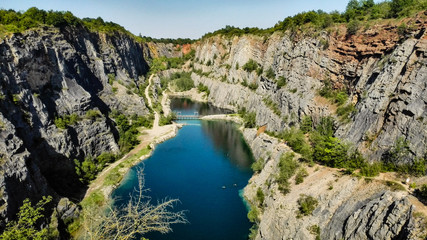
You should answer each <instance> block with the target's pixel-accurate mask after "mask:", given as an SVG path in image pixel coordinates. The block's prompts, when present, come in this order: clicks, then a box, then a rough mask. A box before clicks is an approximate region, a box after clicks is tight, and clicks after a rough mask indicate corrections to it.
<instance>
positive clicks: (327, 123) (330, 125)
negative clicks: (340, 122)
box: [316, 117, 335, 137]
mask: <svg viewBox="0 0 427 240" xmlns="http://www.w3.org/2000/svg"><path fill="white" fill-rule="evenodd" d="M316 131H317V132H318V133H319V134H320V135H322V136H325V137H332V136H333V135H334V132H335V120H334V119H333V118H332V117H322V118H321V119H320V121H319V123H318V124H317V125H316Z"/></svg>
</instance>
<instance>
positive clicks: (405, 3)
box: [0, 0, 427, 45]
mask: <svg viewBox="0 0 427 240" xmlns="http://www.w3.org/2000/svg"><path fill="white" fill-rule="evenodd" d="M426 9H427V0H387V1H382V2H379V3H375V2H374V0H350V1H349V2H348V4H347V7H346V10H345V11H344V12H342V13H340V12H339V11H332V12H330V13H327V12H325V11H323V10H317V11H314V10H312V11H308V12H301V13H298V14H296V15H294V16H290V17H287V18H285V19H284V20H283V21H279V22H278V23H277V24H275V26H273V27H271V28H267V29H261V28H257V27H252V28H250V27H245V28H238V27H234V26H230V25H226V26H225V27H224V28H222V29H219V30H216V31H214V32H209V33H206V34H205V35H203V36H202V37H201V39H205V38H208V37H211V36H214V35H224V36H241V35H243V34H255V35H269V34H272V33H274V32H276V31H287V30H295V29H297V28H299V27H301V26H303V25H306V24H310V25H312V26H314V27H315V28H320V29H325V28H327V27H330V26H332V25H333V24H335V23H347V24H348V25H349V26H352V25H355V24H357V22H360V21H369V20H375V19H391V18H399V17H407V16H411V15H412V14H413V13H415V12H418V11H421V10H426ZM0 25H1V26H0V33H1V32H3V33H4V32H10V33H17V32H23V31H25V30H28V29H30V28H34V27H40V26H43V25H48V26H54V27H59V28H61V27H65V26H70V25H71V26H85V27H86V28H88V29H89V30H91V31H97V32H104V33H107V34H115V33H123V34H126V35H128V36H130V37H132V38H134V39H135V40H137V41H139V42H155V43H172V44H179V45H183V44H188V43H193V42H195V41H197V40H196V39H190V38H178V39H172V38H160V39H158V38H152V37H149V36H141V34H139V36H135V35H134V34H132V33H131V32H129V31H128V30H126V29H125V28H124V27H123V26H121V25H119V24H117V23H113V22H109V21H104V20H103V19H102V18H101V17H98V18H82V19H80V18H78V17H76V16H74V15H73V14H72V13H71V12H69V11H53V10H50V11H45V10H42V9H38V8H36V7H32V8H29V9H28V10H27V11H25V12H21V11H15V10H12V9H9V10H4V9H0Z"/></svg>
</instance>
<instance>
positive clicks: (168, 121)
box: [159, 113, 176, 126]
mask: <svg viewBox="0 0 427 240" xmlns="http://www.w3.org/2000/svg"><path fill="white" fill-rule="evenodd" d="M174 120H176V114H175V113H170V114H169V115H168V116H166V117H165V116H163V115H162V116H160V120H159V126H164V125H167V124H171V123H172V121H174Z"/></svg>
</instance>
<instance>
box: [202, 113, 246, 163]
mask: <svg viewBox="0 0 427 240" xmlns="http://www.w3.org/2000/svg"><path fill="white" fill-rule="evenodd" d="M202 129H203V132H204V133H205V134H206V135H207V136H209V138H210V139H212V141H213V143H214V146H215V149H216V150H220V151H222V152H223V153H224V154H226V155H227V157H228V158H229V159H230V161H231V163H232V164H234V165H236V166H238V167H239V168H248V167H250V165H251V164H252V162H253V156H252V154H251V151H250V149H249V146H248V145H247V144H246V143H245V142H244V141H243V139H242V138H243V137H242V134H241V133H240V132H239V131H238V130H237V129H236V126H235V124H234V123H232V122H225V121H202Z"/></svg>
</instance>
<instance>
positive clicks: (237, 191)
mask: <svg viewBox="0 0 427 240" xmlns="http://www.w3.org/2000/svg"><path fill="white" fill-rule="evenodd" d="M171 108H172V110H173V111H176V112H181V114H193V113H194V112H195V111H197V112H199V113H200V114H201V115H206V114H216V113H222V112H223V111H221V110H220V109H215V108H213V107H211V106H209V105H207V104H201V103H194V102H192V101H189V100H187V99H172V102H171ZM182 123H185V125H184V126H183V128H182V129H180V130H179V132H178V134H177V136H176V137H175V138H173V139H170V140H168V141H166V142H164V143H161V144H159V145H158V146H157V147H156V149H155V151H154V152H153V155H152V156H151V157H150V158H148V159H146V160H145V161H143V162H141V163H140V164H139V165H137V166H135V167H134V168H132V169H131V170H130V171H129V173H128V175H127V176H126V177H125V179H124V181H123V182H122V184H121V185H120V187H119V188H117V190H116V191H115V192H114V194H113V197H116V198H117V197H118V198H120V199H122V200H126V199H128V198H129V194H130V193H131V192H132V191H133V190H134V189H135V188H137V184H138V181H137V171H138V169H139V168H143V169H144V176H145V186H146V188H149V189H150V191H149V192H147V193H146V195H149V196H150V197H151V198H152V201H153V203H156V202H157V201H158V200H162V199H165V198H178V199H179V200H180V201H181V203H180V204H179V205H177V206H176V208H175V209H174V211H178V210H187V212H186V216H187V219H188V221H189V223H188V224H178V225H173V226H172V228H173V232H171V233H168V234H159V233H150V234H148V235H147V236H145V237H146V238H148V239H150V240H164V239H168V240H169V239H170V240H181V239H187V240H192V239H194V240H200V239H206V240H209V239H215V240H217V239H230V240H231V239H242V240H243V239H247V237H248V234H249V228H250V227H251V223H250V222H249V221H248V219H247V216H246V215H247V208H246V206H245V203H244V201H243V199H242V197H241V192H242V189H243V188H244V187H245V186H246V184H247V183H248V180H249V178H250V177H251V175H252V170H251V168H250V166H251V164H252V162H253V157H252V154H251V152H250V149H249V147H248V146H247V145H246V143H245V142H244V140H243V137H242V135H241V133H240V132H239V131H238V130H237V128H236V126H235V124H233V123H230V122H223V121H201V120H187V121H183V122H182Z"/></svg>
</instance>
